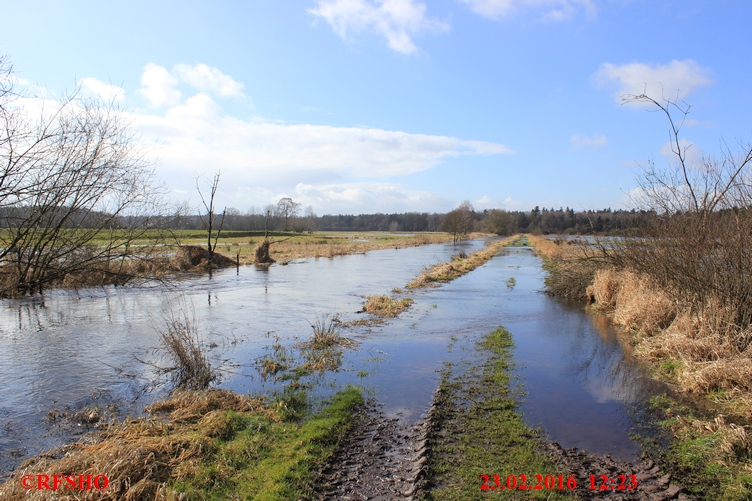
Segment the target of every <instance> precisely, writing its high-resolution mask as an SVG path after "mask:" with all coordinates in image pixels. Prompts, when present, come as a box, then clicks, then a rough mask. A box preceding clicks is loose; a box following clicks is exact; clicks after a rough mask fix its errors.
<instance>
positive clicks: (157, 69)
mask: <svg viewBox="0 0 752 501" xmlns="http://www.w3.org/2000/svg"><path fill="white" fill-rule="evenodd" d="M177 83H178V81H177V79H176V78H175V77H173V76H172V75H170V72H169V71H167V70H166V69H165V68H163V67H162V66H158V65H156V64H154V63H149V64H147V65H146V66H145V67H144V73H143V74H142V75H141V85H142V86H143V87H142V88H141V90H139V92H140V93H141V94H142V95H143V96H145V97H146V99H148V100H149V103H150V104H151V105H152V106H163V105H170V104H175V103H177V102H178V101H180V91H179V90H177V89H176V88H175V86H176V85H177Z"/></svg>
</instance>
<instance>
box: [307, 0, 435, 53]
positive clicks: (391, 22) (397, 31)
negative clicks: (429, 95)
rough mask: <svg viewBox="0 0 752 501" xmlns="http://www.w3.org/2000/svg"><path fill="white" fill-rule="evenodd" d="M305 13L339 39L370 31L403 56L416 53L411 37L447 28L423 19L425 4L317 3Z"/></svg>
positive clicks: (398, 0)
mask: <svg viewBox="0 0 752 501" xmlns="http://www.w3.org/2000/svg"><path fill="white" fill-rule="evenodd" d="M316 3H317V7H316V8H315V9H308V12H309V13H311V14H313V15H315V16H318V17H321V18H323V19H325V20H326V22H327V23H329V25H330V26H331V27H332V29H333V30H334V31H335V33H337V34H338V35H339V36H340V37H342V38H343V39H345V40H346V39H347V38H348V34H349V33H350V32H355V33H358V32H362V31H369V30H370V31H373V32H375V33H377V34H378V35H380V36H382V37H384V38H385V39H386V40H387V44H388V45H389V48H390V49H392V50H395V51H397V52H401V53H403V54H413V53H415V52H417V51H418V48H417V47H416V46H415V44H414V43H413V40H412V36H414V35H416V34H418V33H421V32H424V31H429V32H435V33H440V32H443V31H447V30H448V29H449V25H448V24H447V23H445V22H443V21H439V20H438V19H435V18H429V17H426V4H424V3H420V2H416V1H415V0H317V2H316Z"/></svg>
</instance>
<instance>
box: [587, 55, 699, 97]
mask: <svg viewBox="0 0 752 501" xmlns="http://www.w3.org/2000/svg"><path fill="white" fill-rule="evenodd" d="M593 78H594V82H595V85H596V86H597V87H606V86H611V85H612V84H616V85H617V86H618V89H617V90H616V93H615V96H616V98H617V99H619V98H621V97H622V96H625V95H640V94H643V93H644V94H646V95H648V96H650V97H652V98H654V99H657V100H661V99H663V98H667V99H671V100H674V99H677V100H681V99H684V98H685V97H686V96H687V95H688V94H691V93H692V92H694V91H696V90H697V89H699V88H700V87H704V86H707V85H710V84H712V83H713V79H712V76H711V71H710V70H709V69H707V68H703V67H702V66H700V64H698V63H697V62H696V61H693V60H692V59H686V60H684V61H677V60H673V61H671V62H670V63H667V64H662V65H655V66H651V65H649V64H645V63H629V64H622V65H617V64H613V63H603V64H602V65H601V67H600V69H599V70H598V71H597V72H596V73H595V75H594V77H593ZM635 104H637V105H640V106H641V105H642V104H640V103H635Z"/></svg>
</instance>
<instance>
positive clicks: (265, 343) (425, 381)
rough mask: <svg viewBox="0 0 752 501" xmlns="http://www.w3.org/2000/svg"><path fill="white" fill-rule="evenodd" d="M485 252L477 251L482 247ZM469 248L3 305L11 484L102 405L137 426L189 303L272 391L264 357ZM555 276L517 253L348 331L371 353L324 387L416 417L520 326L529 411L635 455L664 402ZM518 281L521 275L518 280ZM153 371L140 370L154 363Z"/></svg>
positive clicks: (2, 469) (352, 352)
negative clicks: (548, 286)
mask: <svg viewBox="0 0 752 501" xmlns="http://www.w3.org/2000/svg"><path fill="white" fill-rule="evenodd" d="M482 245H483V242H479V241H474V242H469V243H466V244H464V246H463V249H464V250H465V251H466V252H468V253H469V252H471V251H472V250H475V249H477V248H479V247H481V246H482ZM456 252H458V249H457V248H455V247H454V246H452V245H451V244H446V245H444V244H441V245H430V246H424V247H413V248H408V249H400V250H382V251H374V252H370V253H368V254H364V255H351V256H342V257H336V258H333V259H310V260H299V261H293V262H291V263H290V264H289V265H287V266H273V267H271V268H269V269H257V268H255V267H252V266H248V267H241V268H239V269H237V270H235V269H230V270H222V271H219V272H215V273H213V275H212V276H208V275H207V276H203V275H202V276H193V277H190V278H185V279H183V280H179V281H176V282H175V283H173V284H171V285H170V286H165V285H155V286H153V287H144V288H137V289H136V288H108V289H87V290H82V291H78V292H64V291H59V292H52V293H48V294H45V296H44V297H42V298H31V299H22V300H7V301H3V302H2V303H0V457H2V462H1V463H0V474H5V473H7V472H8V471H9V470H10V469H12V468H13V467H15V466H17V465H18V464H20V462H21V461H23V460H24V459H25V458H27V457H29V456H31V455H34V454H36V453H38V452H40V451H42V450H45V449H49V448H51V447H54V446H56V445H59V444H61V443H64V442H66V441H69V440H71V438H72V437H74V436H75V435H77V434H80V433H81V432H83V431H85V430H86V429H88V426H87V425H86V424H82V423H81V420H80V419H79V420H75V419H74V420H71V419H69V417H70V416H71V415H74V414H75V413H77V412H80V411H81V410H82V409H85V408H87V409H88V408H93V407H96V408H98V409H99V410H100V412H102V413H103V414H104V413H106V412H112V413H115V414H117V415H118V416H120V417H123V416H126V415H137V414H139V413H140V412H141V410H142V409H143V407H144V406H145V405H146V404H147V403H148V402H149V401H150V400H151V399H153V398H155V397H156V396H158V395H160V392H162V391H164V390H160V389H155V390H153V391H145V389H146V388H151V387H152V386H153V384H154V382H155V377H156V375H155V371H154V368H153V367H151V366H150V365H148V364H144V363H142V362H141V361H147V362H149V361H150V362H155V363H159V357H158V354H157V353H155V352H154V351H153V350H154V348H155V347H156V346H158V338H159V336H158V333H157V332H158V329H159V328H160V327H161V325H162V322H163V319H164V317H165V312H166V311H168V310H171V309H172V310H174V309H175V308H177V307H179V306H180V305H181V304H184V305H187V306H188V308H189V309H190V310H192V311H193V313H195V317H196V322H197V324H198V326H199V330H200V331H201V332H202V334H203V335H204V336H205V338H206V340H207V343H209V345H210V346H211V347H212V348H211V351H210V353H211V356H212V360H213V361H214V363H215V364H216V365H219V366H221V367H223V368H224V369H225V372H224V375H223V378H222V381H221V382H220V386H222V387H224V388H228V389H232V390H234V391H237V392H243V393H245V392H268V391H271V390H273V389H274V384H272V383H268V382H264V381H263V380H261V378H260V377H259V374H258V371H257V370H256V368H255V363H254V360H256V359H257V358H258V357H259V356H262V355H263V354H265V353H268V347H269V346H270V345H271V344H272V343H273V342H275V341H274V340H275V339H278V340H279V342H280V343H282V344H284V345H288V346H290V345H292V344H294V343H295V342H296V341H298V340H301V339H306V338H307V337H308V336H309V335H310V333H311V323H313V322H315V321H316V319H317V318H321V317H322V316H324V315H329V316H332V315H335V314H338V315H339V316H340V318H341V319H342V320H343V321H348V320H355V319H360V318H362V317H363V316H362V315H361V314H358V313H356V312H357V311H358V310H360V309H361V307H362V305H363V296H365V295H370V294H388V293H390V291H392V289H394V288H401V287H404V285H405V284H406V283H407V282H408V281H409V280H410V279H412V278H413V277H414V276H416V275H417V274H418V273H419V272H420V271H421V270H422V269H423V268H424V267H425V266H428V265H431V264H433V263H436V262H438V261H446V260H448V259H449V257H450V256H451V255H452V254H454V253H456ZM543 277H544V272H543V271H542V269H541V261H540V259H539V258H538V257H536V256H535V255H534V254H533V253H532V251H531V250H530V249H529V248H526V247H521V248H520V247H511V248H507V249H506V250H505V251H504V252H502V253H501V254H499V255H498V256H497V257H496V258H494V259H493V260H491V261H490V262H489V263H488V264H486V265H485V266H483V267H481V268H479V269H477V270H475V271H473V272H471V273H470V274H468V275H465V276H463V277H461V278H459V279H457V280H455V281H453V282H451V283H449V284H445V285H443V286H441V287H438V288H434V289H428V290H425V291H422V292H418V293H415V294H412V297H413V298H414V299H415V303H414V305H413V306H412V308H411V309H410V310H408V311H407V312H405V313H403V314H402V315H401V316H400V317H399V318H398V319H395V320H390V321H388V322H387V323H386V324H384V325H381V326H372V327H357V328H353V329H348V330H346V331H344V332H343V334H344V335H345V336H347V337H349V338H351V339H353V340H355V341H357V342H358V346H357V347H356V348H353V349H349V350H348V351H346V352H345V357H344V361H343V366H342V369H341V370H339V371H338V372H336V373H330V374H329V375H328V376H327V378H326V380H325V381H323V382H322V384H320V385H319V386H318V387H317V388H318V389H317V391H319V392H320V393H326V392H330V391H332V390H333V388H336V387H338V386H340V385H344V384H348V383H350V384H358V385H362V386H364V387H366V388H367V389H368V390H369V391H370V392H371V394H372V395H373V396H374V397H375V398H376V399H377V400H378V401H379V402H381V403H382V404H383V405H384V407H383V409H384V411H385V412H386V413H387V414H390V415H393V416H398V417H400V418H401V419H403V420H406V421H411V420H416V419H417V418H418V417H419V416H420V415H421V414H422V413H423V412H424V411H425V409H426V407H427V406H428V404H429V402H430V401H431V398H432V396H433V392H434V390H435V389H436V387H437V385H438V381H439V373H438V371H439V370H440V369H441V367H442V365H443V363H444V362H446V361H451V360H453V359H454V357H458V356H459V354H460V352H461V351H462V348H463V346H467V344H468V343H471V342H473V341H474V340H475V339H477V337H478V336H480V335H482V334H484V333H486V332H488V331H490V330H493V329H494V328H496V327H497V326H499V325H503V326H505V327H506V328H507V329H508V330H509V331H510V332H511V333H512V335H513V338H514V342H515V351H514V355H515V358H516V360H517V363H518V368H517V374H518V375H519V378H520V382H521V383H523V384H524V390H525V393H526V398H525V401H524V403H523V405H522V411H523V413H524V415H525V417H526V419H527V421H528V422H529V423H530V424H532V425H541V427H542V429H543V430H544V431H545V432H546V433H547V434H548V435H549V436H550V438H551V439H553V440H556V441H558V442H560V443H561V444H562V445H563V446H565V447H570V446H576V447H580V448H584V449H586V450H588V451H589V452H594V453H612V454H613V455H614V456H616V457H620V458H623V459H627V460H629V459H633V458H634V457H635V455H636V454H637V453H638V447H637V446H636V445H635V444H634V443H633V442H632V441H631V440H630V439H629V435H628V434H629V432H630V430H631V429H632V428H633V426H634V423H635V420H639V415H640V412H641V402H642V401H643V400H644V398H645V396H646V395H647V394H649V392H650V391H651V390H650V388H649V385H648V384H647V382H646V381H645V380H644V379H643V378H642V376H641V375H640V374H639V371H637V370H636V369H635V367H634V365H633V363H632V362H631V360H630V358H629V356H628V355H625V354H624V353H623V351H622V348H621V345H620V344H619V342H618V340H617V339H616V333H615V332H614V331H613V329H612V328H611V327H610V326H609V324H608V323H607V321H606V320H605V319H604V318H602V317H598V316H592V315H587V314H585V313H584V312H583V311H582V310H581V308H579V307H577V306H570V305H566V304H562V303H560V302H557V301H555V300H553V299H551V298H549V297H548V296H546V295H545V294H542V293H541V292H540V291H541V290H542V289H543ZM511 279H514V280H511ZM139 360H141V361H139Z"/></svg>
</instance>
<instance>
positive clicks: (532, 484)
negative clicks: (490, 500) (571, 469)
mask: <svg viewBox="0 0 752 501" xmlns="http://www.w3.org/2000/svg"><path fill="white" fill-rule="evenodd" d="M480 480H481V485H480V490H482V491H495V490H517V491H525V490H531V491H541V490H547V491H554V490H557V491H564V490H570V491H571V490H574V489H576V488H577V487H578V486H579V485H580V482H582V480H580V479H578V478H577V475H570V476H568V477H566V478H565V476H564V475H533V476H531V477H528V476H527V475H507V476H506V478H501V477H500V476H499V475H480ZM637 485H638V483H637V476H636V475H616V476H613V477H610V476H608V475H590V476H588V477H587V479H585V483H584V484H583V486H587V488H588V489H589V490H591V491H633V490H636V489H637Z"/></svg>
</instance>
